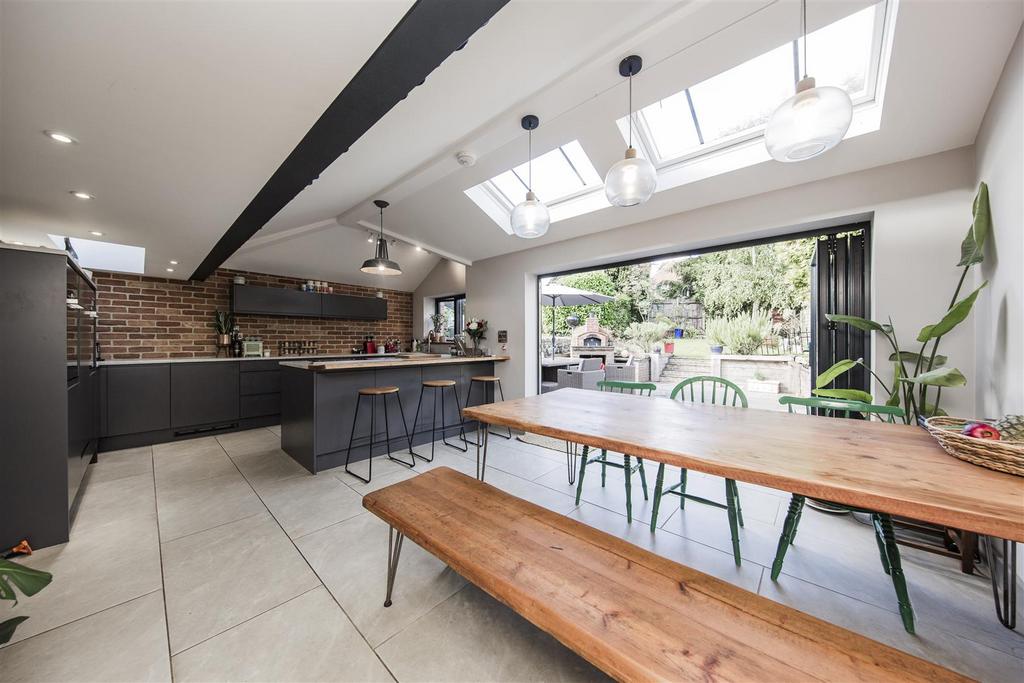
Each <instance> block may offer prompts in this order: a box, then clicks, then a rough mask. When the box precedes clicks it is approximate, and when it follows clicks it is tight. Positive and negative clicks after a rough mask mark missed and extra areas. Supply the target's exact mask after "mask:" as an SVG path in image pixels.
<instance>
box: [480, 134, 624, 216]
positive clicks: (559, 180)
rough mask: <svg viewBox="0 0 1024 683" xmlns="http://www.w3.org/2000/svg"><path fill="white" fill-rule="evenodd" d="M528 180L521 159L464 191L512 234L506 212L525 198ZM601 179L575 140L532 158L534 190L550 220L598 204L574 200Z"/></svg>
mask: <svg viewBox="0 0 1024 683" xmlns="http://www.w3.org/2000/svg"><path fill="white" fill-rule="evenodd" d="M529 183H530V178H529V167H528V164H527V163H522V164H520V165H519V166H516V167H515V168H512V169H509V170H508V171H505V172H504V173H499V174H498V175H496V176H494V177H493V178H491V179H490V180H485V181H484V182H482V183H480V184H479V185H475V186H473V187H471V188H469V189H468V190H466V191H465V193H466V196H467V197H469V198H470V199H472V200H473V201H474V202H475V203H476V205H477V206H479V207H480V208H481V209H483V211H484V212H485V213H487V215H488V216H490V217H491V219H492V220H494V222H495V223H497V224H498V225H500V226H501V228H502V229H503V230H504V231H505V232H507V233H509V234H511V233H512V229H511V227H510V226H509V222H508V216H509V214H510V213H511V212H512V209H513V208H514V207H515V205H516V204H518V203H520V202H521V201H523V200H524V199H525V198H526V191H527V186H528V185H529ZM601 183H602V180H601V176H599V175H598V173H597V169H595V168H594V164H592V163H591V161H590V158H589V157H588V156H587V153H586V152H584V151H583V146H582V145H580V143H579V141H578V140H573V141H572V142H569V143H566V144H564V145H562V146H560V147H556V148H555V149H553V150H551V151H550V152H547V153H545V154H542V155H540V156H539V157H536V158H534V160H533V191H534V193H535V194H536V195H537V198H538V199H540V200H541V201H542V202H544V203H545V204H546V205H547V206H548V209H549V210H550V211H551V222H552V223H554V222H555V221H558V220H563V219H565V218H570V217H572V216H578V215H579V214H581V213H586V212H588V211H593V210H595V209H596V208H600V207H598V206H593V202H589V201H582V202H577V201H575V200H577V199H582V198H584V197H585V196H586V195H587V194H589V193H590V192H591V191H592V190H594V189H595V188H600V187H601ZM602 196H603V195H602ZM604 205H605V206H607V205H608V203H607V202H605V203H604ZM584 207H585V208H584ZM580 209H582V210H580Z"/></svg>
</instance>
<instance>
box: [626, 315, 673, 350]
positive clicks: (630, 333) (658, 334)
mask: <svg viewBox="0 0 1024 683" xmlns="http://www.w3.org/2000/svg"><path fill="white" fill-rule="evenodd" d="M672 329H673V326H672V323H669V322H667V321H664V320H657V321H648V322H643V323H630V325H629V327H627V328H626V331H625V333H624V336H625V337H626V346H627V347H628V348H630V349H631V350H634V351H639V352H640V353H650V352H651V351H652V350H653V349H654V345H655V344H657V343H658V342H660V341H661V340H662V339H664V338H665V335H667V334H668V333H669V330H672Z"/></svg>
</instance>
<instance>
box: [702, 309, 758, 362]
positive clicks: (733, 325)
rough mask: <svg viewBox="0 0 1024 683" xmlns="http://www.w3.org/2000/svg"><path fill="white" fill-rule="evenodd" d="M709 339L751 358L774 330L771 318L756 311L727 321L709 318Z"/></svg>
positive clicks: (732, 351)
mask: <svg viewBox="0 0 1024 683" xmlns="http://www.w3.org/2000/svg"><path fill="white" fill-rule="evenodd" d="M705 329H706V332H707V337H708V339H709V340H710V341H711V342H712V343H713V344H716V345H720V346H727V347H728V348H729V351H730V352H731V353H735V354H736V355H738V356H749V355H750V354H752V353H754V352H755V351H757V350H758V349H759V348H760V347H761V344H763V343H764V340H765V337H767V336H768V335H769V334H770V333H771V330H772V320H771V317H770V316H769V315H768V314H767V313H764V312H762V311H754V312H753V313H750V314H744V315H739V316H736V317H735V318H730V319H729V320H725V319H722V318H709V319H708V321H707V325H706V328H705Z"/></svg>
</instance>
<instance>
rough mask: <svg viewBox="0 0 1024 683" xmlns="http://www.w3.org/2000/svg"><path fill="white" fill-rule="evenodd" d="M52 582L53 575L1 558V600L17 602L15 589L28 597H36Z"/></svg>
mask: <svg viewBox="0 0 1024 683" xmlns="http://www.w3.org/2000/svg"><path fill="white" fill-rule="evenodd" d="M52 580H53V574H51V573H49V572H44V571H40V570H38V569H32V568H31V567H25V566H23V565H20V564H17V563H16V562H11V561H10V560H5V559H3V558H0V600H14V601H15V602H17V600H18V595H17V593H16V592H15V590H14V588H15V587H17V588H18V590H20V591H21V592H22V593H24V594H25V595H26V596H29V595H35V594H36V593H38V592H39V591H41V590H43V589H44V588H46V586H47V585H49V583H50V581H52Z"/></svg>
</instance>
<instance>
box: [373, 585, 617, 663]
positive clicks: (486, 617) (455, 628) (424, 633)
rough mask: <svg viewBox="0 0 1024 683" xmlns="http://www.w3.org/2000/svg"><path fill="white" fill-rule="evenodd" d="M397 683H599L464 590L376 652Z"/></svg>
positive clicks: (505, 613) (546, 639)
mask: <svg viewBox="0 0 1024 683" xmlns="http://www.w3.org/2000/svg"><path fill="white" fill-rule="evenodd" d="M377 654H379V655H380V656H381V658H382V659H383V660H384V663H385V664H387V666H388V668H389V669H391V671H392V673H394V674H395V676H396V678H398V680H400V681H603V680H608V679H607V677H606V676H605V675H604V674H602V673H601V672H600V671H598V670H597V669H595V668H593V667H592V666H591V665H590V664H588V663H587V662H586V661H584V660H583V659H581V658H580V657H578V656H577V655H575V654H574V653H573V652H572V651H570V650H568V649H567V648H565V647H563V646H562V645H561V644H560V643H559V642H558V641H556V640H555V639H554V638H552V637H551V636H549V635H548V634H546V633H544V632H543V631H541V630H540V629H538V628H536V627H535V626H533V625H532V624H530V623H529V622H528V621H526V620H525V619H523V618H522V617H520V616H519V615H517V614H516V613H515V612H513V611H512V610H510V609H508V608H507V607H505V606H504V605H502V604H501V603H499V602H498V601H496V600H494V599H493V598H491V597H489V596H488V595H487V594H485V593H484V592H483V591H481V590H479V589H478V588H476V587H475V586H466V588H464V589H463V590H461V591H459V592H458V593H456V594H455V595H453V596H452V597H451V598H449V599H448V600H446V601H445V602H443V603H442V604H441V605H439V606H438V607H436V608H434V609H433V610H431V611H430V612H429V613H428V614H427V615H426V616H425V617H423V618H422V619H419V620H418V621H416V622H415V623H414V624H412V625H411V626H410V627H409V628H407V629H405V630H404V631H402V632H401V633H399V634H398V635H396V636H395V637H393V638H391V639H390V640H388V641H387V642H386V643H384V644H383V645H381V646H380V647H378V648H377Z"/></svg>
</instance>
